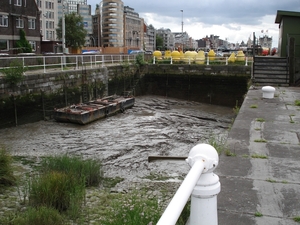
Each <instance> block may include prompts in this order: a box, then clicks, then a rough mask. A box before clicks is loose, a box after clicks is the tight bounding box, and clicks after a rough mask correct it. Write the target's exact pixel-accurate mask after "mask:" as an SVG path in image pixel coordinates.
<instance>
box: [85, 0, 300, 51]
mask: <svg viewBox="0 0 300 225" xmlns="http://www.w3.org/2000/svg"><path fill="white" fill-rule="evenodd" d="M99 2H100V0H88V4H91V5H92V8H93V9H94V8H95V5H96V4H99ZM123 3H124V5H125V6H130V7H132V8H134V10H135V12H137V13H139V15H140V17H143V18H144V20H145V22H146V23H147V24H148V25H150V24H152V25H153V26H154V27H155V28H156V29H159V28H162V27H163V28H169V29H171V31H172V32H180V31H181V22H182V19H183V22H184V31H187V32H188V34H189V35H190V36H191V37H193V38H194V39H200V38H202V37H205V36H206V35H210V34H215V35H218V36H220V38H225V37H226V38H228V40H229V41H230V40H231V41H233V42H240V41H242V40H244V41H247V40H248V38H249V36H250V35H251V34H253V32H256V33H260V31H261V30H268V35H270V36H272V37H273V41H274V44H275V45H277V40H278V33H279V30H278V24H275V17H276V13H277V10H286V11H300V1H299V0H216V1H212V0H201V1H200V0H178V1H161V0H147V1H145V0H141V1H136V0H123ZM180 10H183V12H181V11H180Z"/></svg>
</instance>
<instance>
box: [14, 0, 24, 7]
mask: <svg viewBox="0 0 300 225" xmlns="http://www.w3.org/2000/svg"><path fill="white" fill-rule="evenodd" d="M14 5H18V6H21V5H22V0H14Z"/></svg>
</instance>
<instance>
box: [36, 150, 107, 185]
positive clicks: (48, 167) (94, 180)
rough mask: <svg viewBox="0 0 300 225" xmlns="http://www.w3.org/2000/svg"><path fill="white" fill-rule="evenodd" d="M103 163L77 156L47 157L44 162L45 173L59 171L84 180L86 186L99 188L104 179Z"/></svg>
mask: <svg viewBox="0 0 300 225" xmlns="http://www.w3.org/2000/svg"><path fill="white" fill-rule="evenodd" d="M101 166H102V165H101V162H100V161H99V160H92V159H87V160H83V159H82V158H79V157H76V156H72V157H71V156H68V155H63V156H55V157H52V156H50V157H47V158H45V159H43V161H42V168H43V171H44V172H46V171H59V172H64V173H66V174H69V175H71V176H75V177H77V179H79V180H80V179H84V180H85V185H86V186H87V187H89V186H97V185H99V184H100V182H101V179H102V169H101Z"/></svg>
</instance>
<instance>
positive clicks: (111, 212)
mask: <svg viewBox="0 0 300 225" xmlns="http://www.w3.org/2000/svg"><path fill="white" fill-rule="evenodd" d="M143 196H147V195H145V194H143V193H140V192H132V193H130V194H125V195H124V194H116V195H115V196H114V198H113V199H111V200H110V201H107V202H106V204H107V205H106V207H105V208H106V209H105V210H106V213H105V214H106V216H105V217H100V221H99V224H103V225H124V224H149V223H152V224H156V223H157V221H158V220H159V218H160V216H161V213H162V211H163V209H162V208H161V206H160V205H159V204H158V201H157V199H156V198H148V197H143Z"/></svg>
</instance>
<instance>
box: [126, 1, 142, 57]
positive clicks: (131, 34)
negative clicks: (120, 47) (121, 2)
mask: <svg viewBox="0 0 300 225" xmlns="http://www.w3.org/2000/svg"><path fill="white" fill-rule="evenodd" d="M124 43H125V46H126V47H127V48H128V50H129V51H130V50H142V49H143V45H144V19H143V18H140V17H139V14H138V13H137V12H135V11H134V9H133V8H131V7H129V6H125V7H124Z"/></svg>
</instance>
